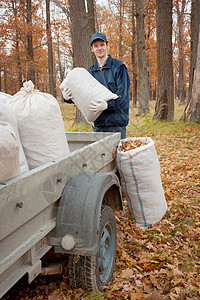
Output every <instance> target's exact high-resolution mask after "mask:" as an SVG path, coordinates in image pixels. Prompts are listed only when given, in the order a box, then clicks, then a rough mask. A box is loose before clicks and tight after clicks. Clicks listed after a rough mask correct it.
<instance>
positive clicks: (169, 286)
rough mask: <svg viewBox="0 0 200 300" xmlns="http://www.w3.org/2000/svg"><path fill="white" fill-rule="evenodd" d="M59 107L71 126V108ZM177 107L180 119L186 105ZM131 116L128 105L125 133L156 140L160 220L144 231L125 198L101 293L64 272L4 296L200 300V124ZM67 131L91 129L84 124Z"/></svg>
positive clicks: (19, 286)
mask: <svg viewBox="0 0 200 300" xmlns="http://www.w3.org/2000/svg"><path fill="white" fill-rule="evenodd" d="M153 105H154V104H152V107H151V109H152V108H153ZM70 107H71V106H70ZM61 108H62V113H63V118H64V120H65V122H66V124H69V123H70V122H71V120H73V111H69V108H68V107H67V106H63V107H61ZM176 108H177V113H176V117H177V118H179V117H180V115H181V113H182V111H183V109H184V107H182V108H180V107H178V105H176ZM70 109H71V108H70ZM135 114H136V110H135V109H131V120H130V124H129V126H128V130H127V135H128V136H150V137H151V138H152V139H153V140H154V142H155V148H156V150H157V154H158V158H159V161H160V166H161V178H162V183H163V188H164V191H165V197H166V200H167V204H168V210H167V213H166V214H165V216H164V217H163V219H162V220H161V221H160V222H158V223H157V224H154V225H153V226H152V227H150V228H148V229H146V230H143V229H140V228H138V227H136V226H135V222H134V218H133V217H132V216H131V215H130V211H129V208H128V206H127V203H126V200H125V199H124V207H125V209H124V211H123V212H115V214H116V220H117V233H118V240H117V257H116V264H115V270H114V273H113V279H112V281H111V282H110V284H109V286H107V287H106V288H105V290H104V292H103V293H97V294H91V293H87V292H85V291H83V290H81V289H76V290H72V289H71V288H70V285H69V282H68V278H67V273H66V274H62V275H60V276H49V277H42V276H39V277H38V278H36V279H35V280H34V282H33V283H32V284H31V285H28V284H26V283H25V282H24V281H21V282H19V283H18V284H17V285H16V286H15V287H14V288H12V289H11V290H10V291H9V293H8V294H7V295H6V297H4V298H3V299H34V300H39V299H49V300H57V299H58V300H59V299H63V300H64V299H65V300H73V299H129V300H137V299H149V300H158V299H160V300H161V299H167V300H168V299H169V300H173V299H180V300H183V299H185V300H186V299H194V300H195V299H200V159H199V147H200V137H199V136H200V126H199V125H197V124H192V123H184V122H182V121H178V120H175V121H174V122H170V123H165V122H158V121H152V114H150V115H149V116H146V117H135ZM68 126H69V125H66V127H67V130H69V128H68ZM70 130H81V131H87V130H89V131H90V130H91V128H90V127H89V126H88V125H85V124H83V125H80V126H79V127H72V128H70Z"/></svg>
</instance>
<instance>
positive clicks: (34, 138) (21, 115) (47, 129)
mask: <svg viewBox="0 0 200 300" xmlns="http://www.w3.org/2000/svg"><path fill="white" fill-rule="evenodd" d="M9 106H10V108H11V109H12V110H13V112H14V113H15V115H16V117H17V122H18V128H19V134H20V139H21V143H22V146H23V149H24V153H25V156H26V159H27V162H28V166H29V169H30V170H31V169H34V168H36V167H38V166H41V165H43V164H45V163H47V162H50V161H54V160H56V159H58V158H60V157H62V156H65V155H67V154H69V147H68V142H67V139H66V135H65V128H64V123H63V119H62V114H61V111H60V107H59V104H58V102H57V100H56V99H55V98H54V97H53V96H52V95H50V94H47V93H42V92H40V91H38V90H36V89H34V84H33V83H32V81H30V80H29V81H28V82H24V84H23V87H22V88H21V89H20V91H19V92H18V93H16V94H15V95H14V96H13V97H12V101H11V102H10V103H9Z"/></svg>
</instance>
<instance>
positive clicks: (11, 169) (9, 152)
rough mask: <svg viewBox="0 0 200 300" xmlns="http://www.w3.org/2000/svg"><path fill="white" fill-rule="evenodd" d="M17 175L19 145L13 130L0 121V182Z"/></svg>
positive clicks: (10, 126) (18, 168)
mask: <svg viewBox="0 0 200 300" xmlns="http://www.w3.org/2000/svg"><path fill="white" fill-rule="evenodd" d="M19 174H20V165H19V145H18V140H17V137H16V135H15V130H14V128H13V127H12V125H10V124H9V123H6V122H2V121H0V182H4V181H6V180H8V179H11V178H13V177H15V176H18V175H19Z"/></svg>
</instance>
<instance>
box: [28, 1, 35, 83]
mask: <svg viewBox="0 0 200 300" xmlns="http://www.w3.org/2000/svg"><path fill="white" fill-rule="evenodd" d="M26 6H27V46H28V49H27V51H28V75H27V77H28V79H30V80H31V81H32V82H33V83H34V84H35V63H34V53H33V38H32V11H31V0H27V1H26Z"/></svg>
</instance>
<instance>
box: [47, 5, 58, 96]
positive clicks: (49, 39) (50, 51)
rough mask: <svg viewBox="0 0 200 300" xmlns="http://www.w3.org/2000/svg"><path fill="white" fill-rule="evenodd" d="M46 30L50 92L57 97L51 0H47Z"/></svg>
mask: <svg viewBox="0 0 200 300" xmlns="http://www.w3.org/2000/svg"><path fill="white" fill-rule="evenodd" d="M46 30H47V46H48V69H49V89H50V94H51V95H53V96H54V97H56V91H55V81H54V68H53V47H52V37H51V22H50V0H46Z"/></svg>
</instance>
